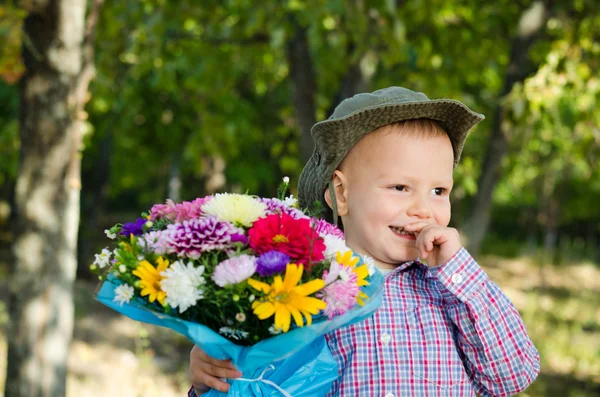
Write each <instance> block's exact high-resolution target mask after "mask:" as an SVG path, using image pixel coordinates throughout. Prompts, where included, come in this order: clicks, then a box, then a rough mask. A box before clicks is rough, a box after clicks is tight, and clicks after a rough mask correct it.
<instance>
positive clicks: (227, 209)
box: [202, 193, 267, 227]
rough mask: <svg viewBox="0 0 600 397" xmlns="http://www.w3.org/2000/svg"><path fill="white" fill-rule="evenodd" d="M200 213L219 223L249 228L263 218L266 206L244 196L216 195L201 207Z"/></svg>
mask: <svg viewBox="0 0 600 397" xmlns="http://www.w3.org/2000/svg"><path fill="white" fill-rule="evenodd" d="M202 212H204V213H205V214H208V215H214V216H216V217H217V218H218V219H219V220H220V221H227V222H231V223H233V224H235V225H237V226H240V225H241V226H246V227H250V226H252V224H253V223H254V222H255V221H256V220H257V219H258V218H261V217H263V216H265V214H266V212H267V205H266V204H264V203H262V202H260V201H259V200H258V199H256V198H254V197H252V196H248V195H246V194H230V193H217V194H216V195H215V196H214V197H213V198H211V199H210V200H208V202H206V204H204V205H203V206H202Z"/></svg>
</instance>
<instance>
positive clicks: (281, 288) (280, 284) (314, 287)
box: [248, 263, 327, 332]
mask: <svg viewBox="0 0 600 397" xmlns="http://www.w3.org/2000/svg"><path fill="white" fill-rule="evenodd" d="M303 270H304V268H303V267H302V266H301V265H300V266H299V265H296V264H293V263H290V264H288V265H287V267H286V269H285V277H284V279H283V280H282V279H281V276H275V279H274V280H273V284H271V285H269V284H267V283H263V282H262V281H258V280H254V279H251V278H250V279H248V284H250V286H251V287H252V288H254V289H256V290H258V291H262V292H264V293H265V294H267V296H265V297H264V298H263V299H262V300H256V301H254V302H253V303H252V309H254V314H256V316H257V317H258V318H259V319H261V320H265V319H267V318H269V317H271V316H272V315H273V314H275V328H276V329H280V330H282V331H283V332H288V331H289V329H290V323H291V317H294V322H295V323H296V325H297V326H298V327H303V326H304V319H303V318H302V315H304V317H305V318H306V325H311V324H312V316H311V315H312V314H317V313H319V310H322V309H324V308H325V306H327V305H326V303H325V302H323V301H322V300H320V299H317V298H313V297H310V296H308V295H311V294H314V293H315V292H317V291H319V290H320V289H322V288H323V287H324V286H325V281H323V280H320V279H318V280H311V281H309V282H307V283H306V284H301V285H298V283H299V282H300V279H301V278H302V271H303Z"/></svg>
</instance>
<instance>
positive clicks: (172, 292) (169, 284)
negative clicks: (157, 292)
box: [160, 261, 206, 313]
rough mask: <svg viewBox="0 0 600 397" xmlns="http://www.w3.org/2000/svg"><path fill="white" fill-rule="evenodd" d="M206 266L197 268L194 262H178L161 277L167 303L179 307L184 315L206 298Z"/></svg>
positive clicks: (162, 273)
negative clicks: (204, 275) (204, 274)
mask: <svg viewBox="0 0 600 397" xmlns="http://www.w3.org/2000/svg"><path fill="white" fill-rule="evenodd" d="M203 273H204V266H198V267H195V266H194V264H193V263H192V262H188V263H187V264H185V263H183V261H176V262H173V264H172V265H171V266H170V267H169V268H168V269H167V270H165V271H163V272H161V273H160V275H161V276H162V277H163V279H162V280H161V282H160V286H161V288H162V290H163V291H164V292H165V293H166V294H167V298H166V300H165V301H166V302H167V303H168V304H169V306H171V307H172V308H177V307H179V313H183V312H184V311H186V310H187V309H188V308H189V307H190V306H194V305H195V304H196V302H198V301H199V300H200V299H202V298H204V288H203V287H202V286H203V285H204V284H205V282H206V281H205V280H204V277H203V276H202V274H203Z"/></svg>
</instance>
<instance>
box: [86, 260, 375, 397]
mask: <svg viewBox="0 0 600 397" xmlns="http://www.w3.org/2000/svg"><path fill="white" fill-rule="evenodd" d="M369 282H370V284H369V285H368V286H365V287H363V289H362V290H363V291H364V292H365V293H366V294H367V295H368V296H369V299H368V300H367V301H366V302H365V305H364V306H358V305H357V306H355V307H354V308H353V309H352V310H349V311H348V312H346V313H344V314H343V315H341V316H337V317H334V318H333V319H331V320H329V321H327V320H326V321H318V322H315V323H313V324H312V325H311V326H309V327H302V328H295V329H293V330H290V331H289V332H287V333H283V334H279V335H276V336H273V337H272V338H269V339H266V340H263V341H260V342H258V343H257V344H255V345H254V346H239V345H236V344H235V343H233V342H231V341H229V340H228V339H226V338H224V337H223V336H221V335H219V334H218V333H216V332H215V331H213V330H211V329H210V328H208V327H206V326H204V325H202V324H197V323H193V322H190V321H185V320H182V319H179V318H176V317H172V316H170V315H167V314H164V313H159V312H155V311H152V310H150V309H148V308H147V307H145V306H143V303H136V301H135V300H132V301H131V303H129V304H124V305H123V306H121V305H120V304H119V303H116V302H114V301H113V298H114V296H115V294H114V289H115V287H116V286H118V285H119V284H120V281H119V280H118V279H116V278H115V277H113V276H109V278H108V280H107V281H105V282H104V283H103V284H102V287H101V288H100V291H99V292H98V295H97V299H98V300H99V301H100V302H102V303H103V304H105V305H106V306H108V307H110V308H112V309H113V310H116V311H118V312H119V313H122V314H124V315H126V316H127V317H129V318H131V319H133V320H136V321H141V322H144V323H148V324H154V325H159V326H162V327H166V328H170V329H172V330H174V331H176V332H178V333H180V334H182V335H184V336H185V337H187V338H188V339H189V340H190V341H191V342H192V343H194V344H196V345H197V346H199V347H200V348H201V349H202V350H204V351H205V352H206V353H207V354H208V355H209V356H211V357H214V358H217V359H229V358H230V359H231V360H232V362H233V364H234V365H235V366H236V368H237V369H238V370H239V371H241V372H242V378H244V379H246V381H243V380H231V379H230V380H228V382H229V383H230V384H231V387H230V390H229V392H228V393H221V392H217V391H215V390H211V391H210V392H208V393H205V394H203V397H205V396H209V397H221V396H236V397H237V396H240V397H241V396H273V397H281V396H285V395H286V394H285V393H288V395H290V396H293V397H309V396H310V397H315V396H324V395H325V394H326V393H327V391H328V390H329V388H330V387H331V385H332V383H333V382H334V381H335V379H336V378H337V376H338V368H337V363H336V362H335V360H334V358H333V356H332V355H331V352H330V351H329V348H328V347H327V344H326V342H325V337H324V335H325V334H326V333H329V332H332V331H334V330H336V329H338V328H340V327H343V326H346V325H349V324H352V323H356V322H360V321H363V320H364V319H366V318H368V317H370V316H371V315H372V314H373V313H374V312H375V311H376V310H377V309H378V308H379V307H380V306H381V300H382V294H383V276H382V275H381V273H380V272H379V271H377V270H376V271H375V273H374V274H373V275H372V276H371V278H370V280H369ZM267 381H268V382H267ZM271 383H274V384H275V385H276V386H273V385H272V384H271ZM281 390H285V392H282V391H281Z"/></svg>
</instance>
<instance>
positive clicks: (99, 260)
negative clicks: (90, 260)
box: [94, 248, 112, 269]
mask: <svg viewBox="0 0 600 397" xmlns="http://www.w3.org/2000/svg"><path fill="white" fill-rule="evenodd" d="M95 256H96V259H95V260H94V265H98V267H99V268H100V269H102V268H104V267H106V266H108V264H109V263H110V257H111V256H112V252H110V251H109V250H108V248H104V249H102V252H101V253H99V254H96V255H95Z"/></svg>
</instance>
